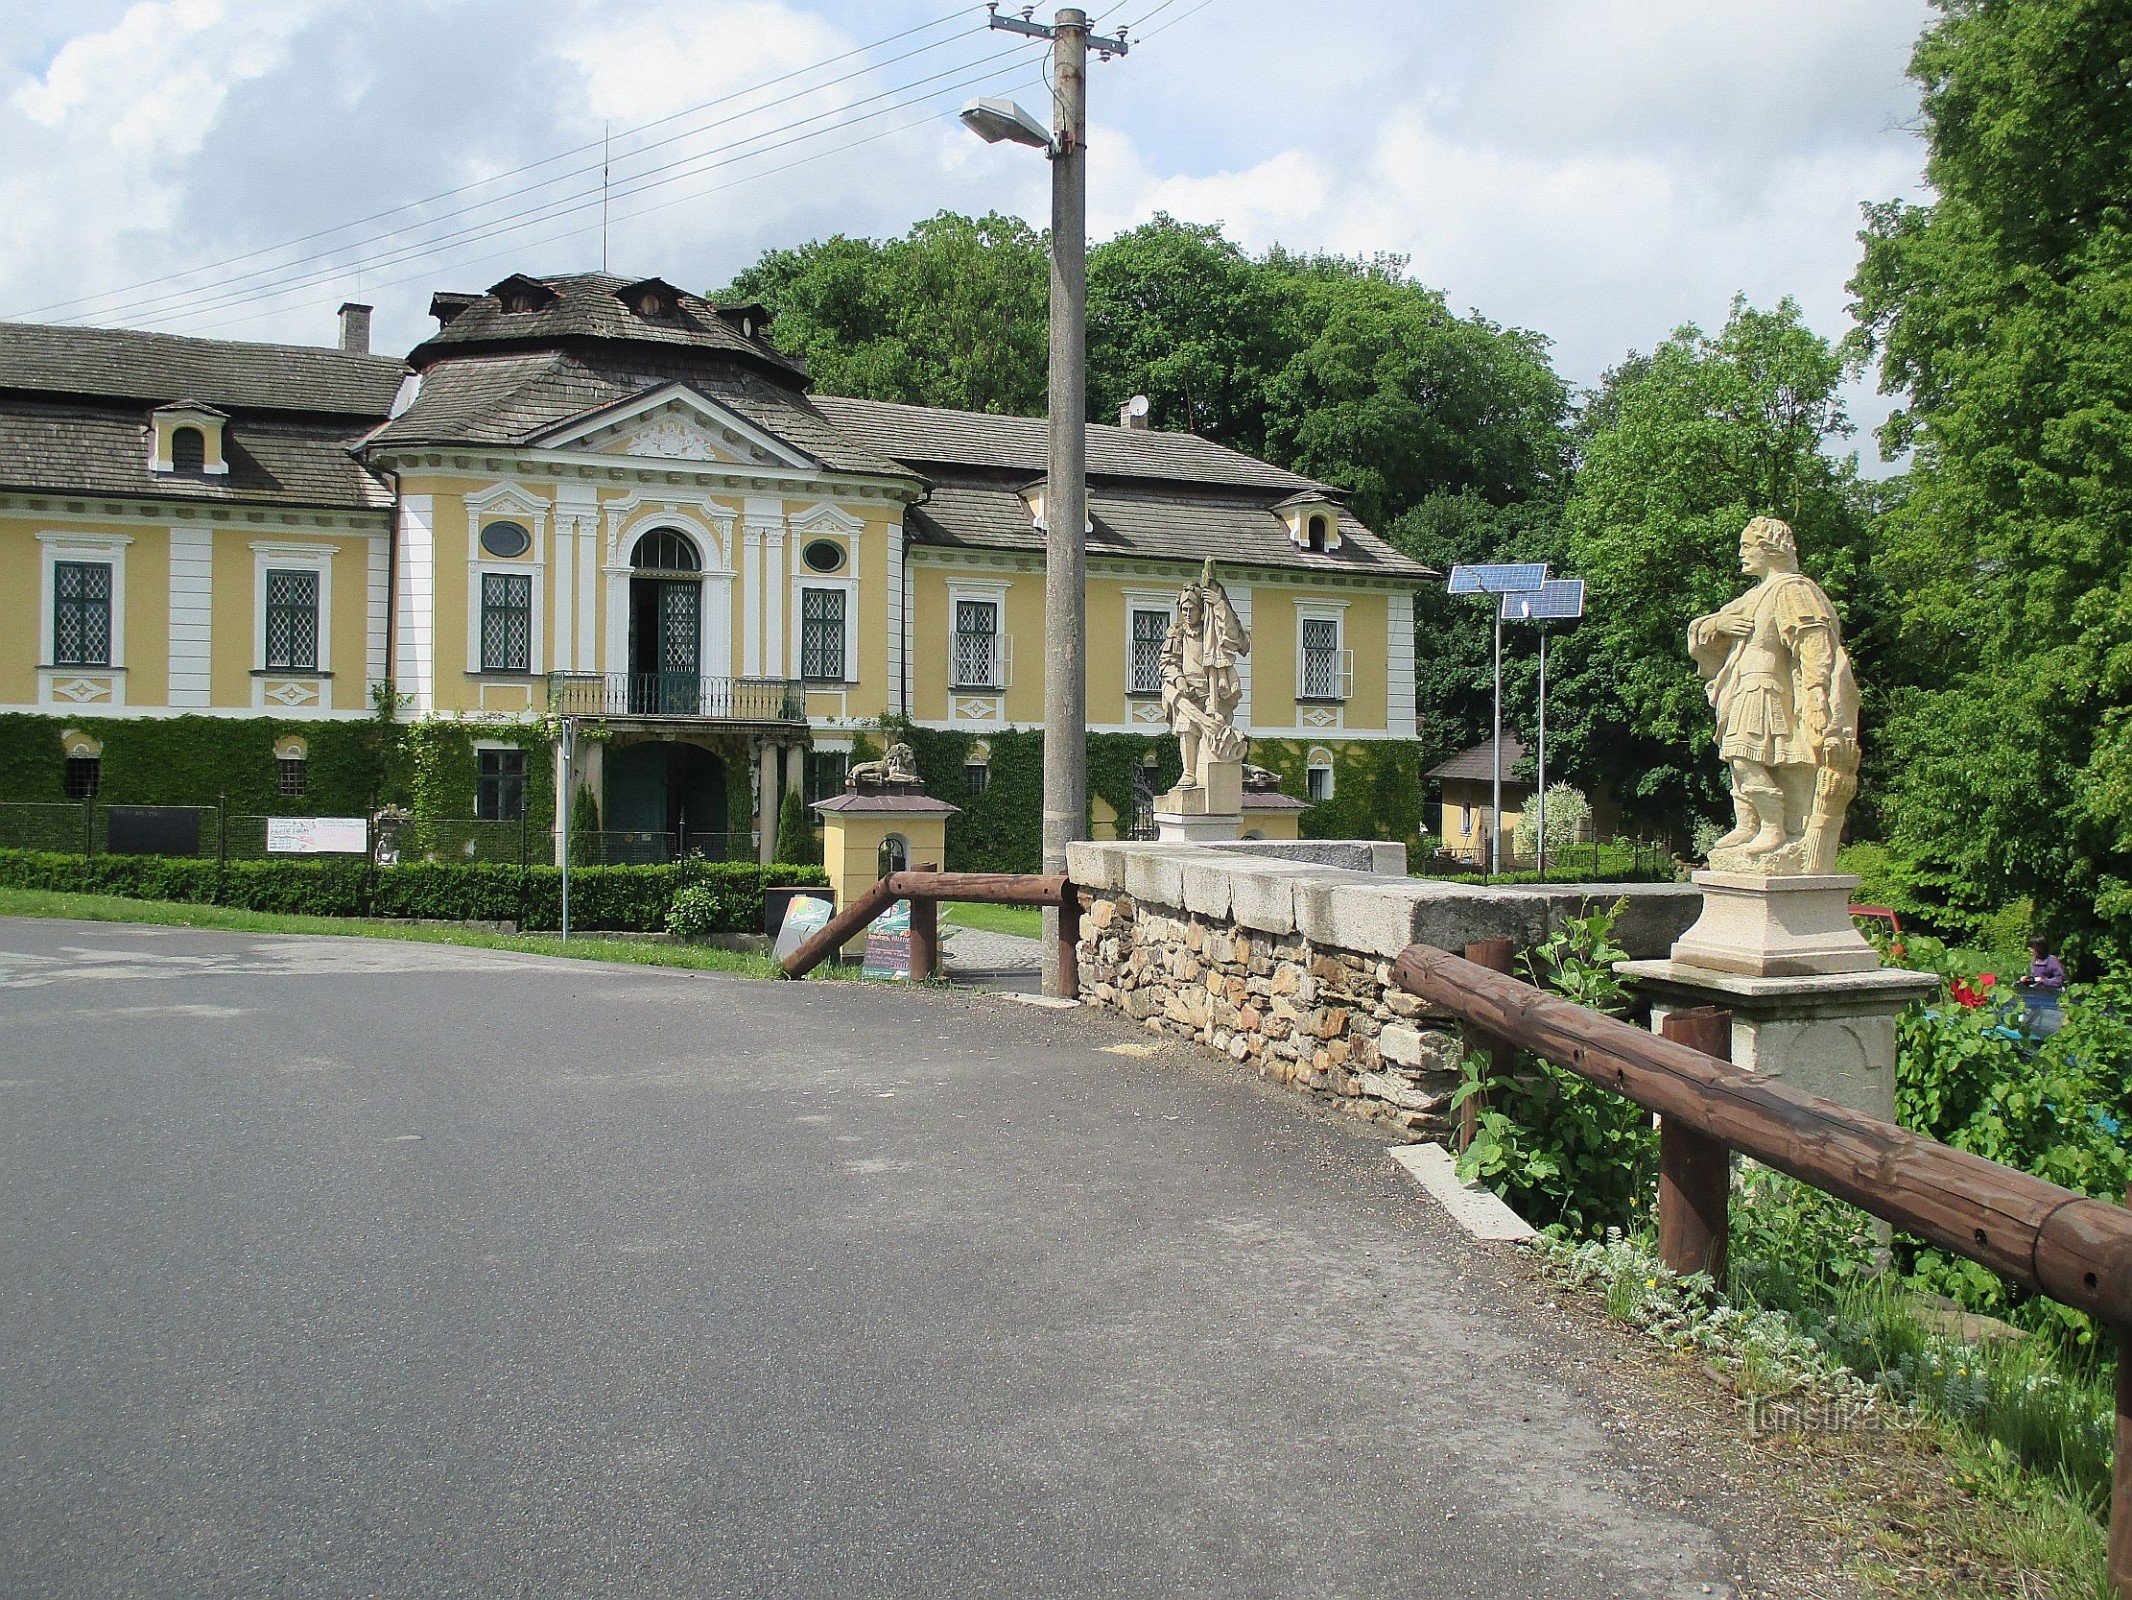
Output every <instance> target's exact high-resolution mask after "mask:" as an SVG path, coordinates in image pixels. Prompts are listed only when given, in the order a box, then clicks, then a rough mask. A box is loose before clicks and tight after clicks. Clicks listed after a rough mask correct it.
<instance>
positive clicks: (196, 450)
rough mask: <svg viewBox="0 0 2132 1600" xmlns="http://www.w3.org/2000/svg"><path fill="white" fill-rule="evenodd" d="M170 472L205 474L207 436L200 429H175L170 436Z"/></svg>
mask: <svg viewBox="0 0 2132 1600" xmlns="http://www.w3.org/2000/svg"><path fill="white" fill-rule="evenodd" d="M170 470H171V471H172V472H205V471H206V470H207V435H206V434H204V433H202V432H201V431H200V430H199V429H198V428H174V429H172V430H171V434H170Z"/></svg>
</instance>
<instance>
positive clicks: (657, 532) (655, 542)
mask: <svg viewBox="0 0 2132 1600" xmlns="http://www.w3.org/2000/svg"><path fill="white" fill-rule="evenodd" d="M629 564H630V565H631V566H633V567H635V568H636V569H637V570H638V571H639V572H700V571H701V570H702V569H703V558H702V557H701V556H699V555H698V554H697V553H696V541H695V540H693V539H691V538H690V537H689V536H688V535H687V534H685V533H683V532H681V531H680V530H679V529H677V528H654V529H652V531H651V532H649V533H647V534H646V535H644V537H643V538H641V539H639V540H638V541H637V547H636V549H634V550H632V551H631V552H630V553H629Z"/></svg>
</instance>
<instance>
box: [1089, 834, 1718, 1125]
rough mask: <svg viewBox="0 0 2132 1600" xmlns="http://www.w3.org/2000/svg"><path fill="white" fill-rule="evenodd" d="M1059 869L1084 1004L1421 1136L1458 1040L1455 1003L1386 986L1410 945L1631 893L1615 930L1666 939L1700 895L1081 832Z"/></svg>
mask: <svg viewBox="0 0 2132 1600" xmlns="http://www.w3.org/2000/svg"><path fill="white" fill-rule="evenodd" d="M1068 868H1069V871H1070V872H1071V874H1072V877H1073V880H1074V883H1075V884H1076V885H1077V886H1078V887H1079V889H1080V890H1081V894H1082V897H1083V906H1084V909H1083V913H1082V917H1081V946H1080V966H1081V998H1082V999H1083V1000H1084V1001H1086V1002H1088V1003H1090V1004H1093V1005H1104V1006H1110V1007H1113V1008H1115V1009H1117V1010H1119V1011H1122V1012H1124V1013H1125V1014H1126V1015H1127V1016H1130V1017H1134V1018H1137V1019H1139V1020H1140V1021H1142V1022H1144V1023H1145V1024H1146V1026H1147V1027H1148V1029H1149V1031H1151V1032H1155V1033H1167V1034H1174V1035H1177V1036H1180V1037H1183V1038H1187V1039H1191V1040H1193V1041H1195V1042H1197V1043H1199V1044H1202V1045H1205V1046H1207V1047H1208V1048H1210V1049H1214V1050H1219V1051H1222V1052H1224V1053H1225V1054H1227V1055H1228V1056H1229V1057H1230V1058H1231V1059H1232V1060H1234V1061H1238V1062H1248V1063H1253V1064H1255V1066H1256V1068H1257V1071H1258V1073H1259V1075H1260V1076H1261V1077H1262V1078H1266V1079H1270V1080H1272V1081H1274V1082H1277V1083H1283V1084H1287V1085H1289V1086H1291V1087H1293V1088H1296V1089H1298V1090H1302V1091H1307V1092H1309V1093H1310V1094H1312V1095H1314V1096H1317V1097H1319V1098H1322V1099H1324V1100H1325V1101H1327V1102H1328V1103H1330V1104H1333V1105H1337V1106H1338V1107H1339V1108H1340V1109H1341V1110H1343V1111H1346V1112H1348V1113H1350V1114H1352V1115H1355V1116H1360V1117H1367V1118H1369V1119H1371V1120H1373V1121H1376V1122H1380V1123H1383V1124H1385V1125H1387V1126H1390V1127H1394V1128H1398V1129H1400V1130H1403V1131H1406V1132H1409V1133H1413V1134H1417V1135H1421V1136H1431V1135H1434V1134H1437V1133H1440V1132H1442V1131H1444V1130H1445V1128H1446V1126H1447V1123H1448V1120H1449V1112H1450V1101H1451V1096H1452V1093H1453V1091H1454V1090H1455V1089H1456V1088H1457V1087H1458V1074H1459V1061H1460V1058H1461V1055H1462V1045H1461V1041H1460V1038H1459V1034H1458V1029H1457V1024H1456V1023H1455V1022H1453V1021H1452V1020H1451V1019H1450V1018H1449V1017H1448V1016H1446V1015H1444V1014H1443V1013H1441V1012H1438V1011H1434V1010H1432V1009H1431V1008H1430V1007H1428V1006H1426V1005H1425V1004H1424V1003H1423V1002H1421V1001H1420V1000H1417V999H1416V998H1415V997H1414V996H1412V995H1410V994H1407V993H1406V992H1405V991H1403V990H1401V989H1397V988H1394V987H1393V986H1392V983H1391V967H1392V961H1393V959H1394V958H1395V957H1396V956H1397V955H1398V954H1399V952H1400V951H1401V950H1403V949H1405V948H1406V946H1407V945H1408V944H1411V943H1416V942H1419V943H1424V944H1433V945H1437V946H1439V947H1441V948H1444V949H1453V950H1459V949H1463V948H1464V947H1465V946H1466V944H1468V943H1469V942H1471V941H1473V940H1478V939H1487V938H1509V939H1511V940H1512V941H1513V942H1515V943H1516V944H1518V945H1519V946H1520V947H1521V948H1530V947H1531V946H1533V945H1536V944H1538V943H1540V942H1542V941H1543V940H1544V939H1545V938H1546V937H1547V936H1548V934H1549V933H1551V932H1552V931H1553V930H1554V929H1555V928H1557V927H1559V926H1560V924H1561V922H1562V921H1563V920H1564V919H1565V918H1567V917H1570V916H1579V915H1583V914H1584V913H1585V912H1586V911H1587V910H1589V909H1590V908H1591V907H1592V906H1593V905H1594V904H1607V903H1611V902H1613V901H1614V900H1616V899H1624V900H1626V902H1627V904H1626V906H1625V908H1624V911H1623V914H1622V916H1621V918H1620V920H1619V921H1618V922H1617V924H1616V937H1617V938H1619V939H1621V941H1622V942H1623V943H1624V944H1626V945H1627V946H1628V947H1629V948H1630V950H1631V952H1632V953H1636V952H1637V951H1639V950H1645V949H1655V950H1660V951H1662V950H1664V949H1665V948H1666V947H1667V946H1668V945H1669V944H1670V943H1671V941H1672V940H1673V939H1674V938H1675V937H1676V936H1678V934H1679V933H1680V931H1681V930H1682V929H1684V928H1685V927H1687V925H1688V924H1689V923H1690V922H1692V921H1693V920H1694V918H1695V914H1696V910H1697V906H1698V897H1697V895H1696V893H1695V891H1694V889H1693V888H1692V887H1690V886H1688V885H1685V884H1623V885H1614V884H1607V885H1590V884H1586V885H1577V884H1558V885H1548V886H1545V887H1539V886H1505V887H1502V888H1485V889H1484V888H1478V887H1475V886H1473V885H1464V884H1443V883H1430V882H1426V881H1420V880H1414V879H1409V878H1404V877H1396V876H1392V875H1389V874H1380V873H1373V872H1359V871H1352V870H1345V869H1342V868H1338V867H1328V866H1323V865H1318V864H1314V863H1310V862H1301V861H1295V860H1276V859H1262V858H1256V857H1251V856H1244V855H1239V854H1235V853H1233V852H1232V851H1215V850H1210V849H1207V848H1205V847H1203V846H1196V845H1188V844H1162V845H1144V844H1089V845H1075V846H1073V847H1072V850H1071V851H1070V852H1069V862H1068Z"/></svg>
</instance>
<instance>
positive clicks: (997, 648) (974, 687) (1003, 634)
mask: <svg viewBox="0 0 2132 1600" xmlns="http://www.w3.org/2000/svg"><path fill="white" fill-rule="evenodd" d="M1011 587H1012V584H1011V583H1009V582H1008V580H1006V579H1004V578H1000V579H989V578H957V579H954V580H952V581H951V582H950V583H949V584H948V639H947V674H948V692H949V693H951V694H1005V693H1006V692H1007V690H1008V688H1009V687H1010V686H1011V685H1012V684H1013V682H1014V636H1013V635H1012V634H1010V633H1009V632H1008V631H1007V591H1008V589H1009V588H1011ZM965 601H967V602H969V603H970V604H973V605H989V606H990V607H991V608H992V619H993V623H994V631H993V634H992V638H993V659H992V667H993V674H992V675H993V677H994V679H995V680H997V681H995V682H992V683H958V682H956V681H955V639H956V635H957V631H958V630H957V629H956V626H955V624H956V622H957V620H958V617H959V614H960V612H961V609H962V606H963V603H964V602H965Z"/></svg>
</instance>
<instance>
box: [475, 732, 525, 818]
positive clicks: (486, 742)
mask: <svg viewBox="0 0 2132 1600" xmlns="http://www.w3.org/2000/svg"><path fill="white" fill-rule="evenodd" d="M489 750H516V751H517V752H518V753H519V754H520V755H522V756H524V757H525V758H526V770H525V771H524V772H522V773H520V774H519V787H518V809H519V814H520V816H523V815H524V813H525V809H526V803H527V801H528V800H529V799H530V797H531V790H532V787H533V752H532V751H530V750H528V749H527V748H526V747H525V746H524V745H522V744H514V743H513V742H512V741H510V740H509V739H476V740H475V741H474V793H473V795H472V796H471V798H470V800H469V804H470V805H471V806H472V807H473V812H474V815H475V817H476V818H478V819H480V820H482V821H495V822H515V821H517V820H518V818H516V817H494V818H485V817H482V816H481V757H482V753H483V752H484V751H489Z"/></svg>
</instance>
